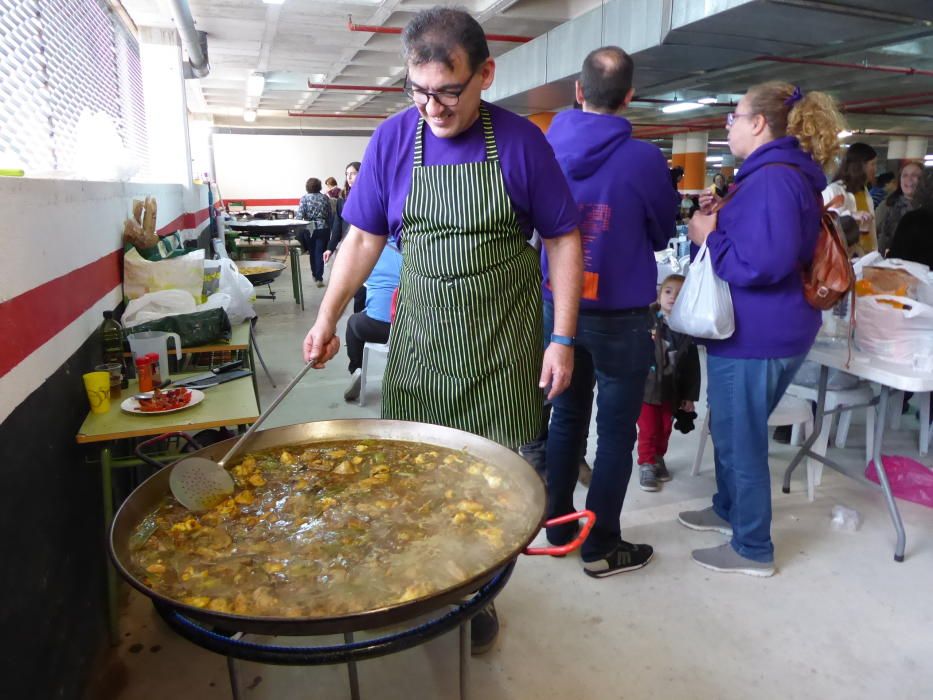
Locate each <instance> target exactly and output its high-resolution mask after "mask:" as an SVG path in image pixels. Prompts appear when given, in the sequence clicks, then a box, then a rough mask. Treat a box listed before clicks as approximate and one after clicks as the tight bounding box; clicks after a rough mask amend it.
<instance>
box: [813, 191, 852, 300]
mask: <svg viewBox="0 0 933 700" xmlns="http://www.w3.org/2000/svg"><path fill="white" fill-rule="evenodd" d="M842 199H843V198H842V195H837V196H836V197H834V198H833V199H832V200H831V201H829V202H828V203H826V204H825V205H823V214H822V216H821V217H820V232H819V237H818V238H817V241H816V248H815V249H814V251H813V260H812V262H811V263H810V264H809V265H808V266H807V267H805V268H804V269H803V270H802V276H803V294H804V296H805V297H806V299H807V303H809V304H810V306H812V307H814V308H817V309H820V310H826V309H831V308H833V307H834V306H835V305H836V304H837V303H838V302H839V300H840V299H842V297H844V296H845V295H846V294H848V293H849V292H850V291H852V290H853V289H854V288H855V271H854V270H853V269H852V263H851V261H850V260H849V251H848V248H847V247H846V241H845V236H844V235H843V233H842V230H841V229H840V227H839V217H838V216H837V215H836V213H835V212H832V211H830V208H831V207H837V206H839V205H840V204H842Z"/></svg>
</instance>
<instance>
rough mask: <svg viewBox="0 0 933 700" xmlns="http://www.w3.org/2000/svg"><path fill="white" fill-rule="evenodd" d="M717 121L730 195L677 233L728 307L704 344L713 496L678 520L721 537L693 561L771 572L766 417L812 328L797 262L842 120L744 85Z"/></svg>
mask: <svg viewBox="0 0 933 700" xmlns="http://www.w3.org/2000/svg"><path fill="white" fill-rule="evenodd" d="M726 127H727V128H728V131H729V148H730V150H731V151H732V153H733V154H734V155H735V156H736V157H737V158H743V159H745V161H744V163H743V164H742V167H741V169H740V170H739V174H738V176H737V177H736V190H735V192H734V194H733V196H732V197H731V199H729V201H728V202H726V203H725V205H724V206H723V207H722V209H721V211H720V212H719V214H718V217H717V216H716V215H711V214H703V213H699V212H698V213H697V214H695V215H694V217H693V219H691V221H690V228H689V235H690V238H691V240H693V242H694V243H696V244H697V245H701V244H703V243H704V242H705V243H706V245H707V248H708V249H709V253H710V259H711V262H712V265H713V269H714V270H715V272H716V274H717V275H718V276H719V277H720V278H721V279H723V280H725V281H726V282H728V283H729V287H730V290H731V292H732V303H733V307H734V311H735V333H734V334H733V335H732V337H730V338H728V339H726V340H718V341H707V344H706V347H707V356H708V359H707V374H708V401H709V410H710V432H711V433H712V436H713V444H714V446H715V451H716V488H717V493H716V495H715V496H713V505H712V507H710V508H707V509H705V510H701V511H690V512H685V513H681V514H680V517H679V520H680V522H681V523H682V524H683V525H685V526H686V527H689V528H691V529H694V530H714V531H717V532H721V533H723V534H725V535H729V536H731V538H732V540H731V542H730V543H726V544H723V545H721V546H719V547H712V548H709V549H698V550H696V551H694V552H693V559H694V561H696V562H697V563H698V564H700V565H701V566H704V567H706V568H708V569H713V570H714V571H723V572H732V573H743V574H750V575H753V576H771V575H772V574H773V573H774V545H773V544H772V542H771V474H770V471H769V469H768V415H769V414H770V413H771V411H772V410H773V409H774V407H775V406H776V405H777V403H778V401H779V400H780V398H781V396H782V395H783V394H784V391H785V389H786V388H787V386H788V384H789V383H790V381H791V379H792V378H793V376H794V373H795V372H796V371H797V368H798V367H799V366H800V364H801V363H802V362H803V359H804V357H805V356H806V354H807V351H808V350H809V349H810V346H811V345H812V343H813V340H814V338H815V337H816V334H817V331H818V330H819V326H820V312H819V311H817V310H816V309H814V308H813V307H812V306H810V305H809V304H808V303H807V301H806V299H805V298H804V295H803V282H802V278H801V269H802V268H804V267H805V266H806V265H808V264H809V263H810V262H811V260H812V258H813V251H814V248H815V246H816V240H817V234H818V232H819V220H820V212H821V208H822V199H821V197H820V192H821V190H823V188H824V187H826V177H825V175H824V172H823V170H824V168H826V167H827V166H828V165H829V164H830V162H831V161H832V159H833V157H834V155H835V154H836V152H837V150H838V148H839V143H838V138H837V134H838V133H839V132H840V131H842V129H843V121H842V117H841V116H840V115H839V112H838V111H837V110H836V107H835V104H834V102H833V100H832V98H831V97H829V96H828V95H825V94H823V93H818V92H810V93H807V94H802V93H801V91H800V88H797V87H794V86H793V85H789V84H787V83H776V82H772V83H764V84H762V85H757V86H755V87H753V88H751V89H750V90H749V91H748V92H747V93H746V95H745V96H744V97H743V98H742V99H741V100H740V101H739V104H738V106H737V108H736V111H735V112H734V113H732V114H730V115H728V118H727V120H726ZM704 203H705V204H706V205H707V206H708V205H709V195H708V196H707V198H706V201H705V202H704Z"/></svg>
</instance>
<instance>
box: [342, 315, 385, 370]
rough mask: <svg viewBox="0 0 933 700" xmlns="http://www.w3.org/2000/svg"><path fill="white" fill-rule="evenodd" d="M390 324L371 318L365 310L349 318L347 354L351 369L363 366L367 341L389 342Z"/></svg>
mask: <svg viewBox="0 0 933 700" xmlns="http://www.w3.org/2000/svg"><path fill="white" fill-rule="evenodd" d="M389 328H390V325H389V324H388V323H386V322H385V321H377V320H376V319H374V318H370V317H369V316H367V315H366V313H365V312H363V311H361V312H359V313H355V314H353V315H352V316H351V317H350V318H349V320H347V355H348V356H349V358H350V371H351V372H354V371H356V370H358V369H359V368H360V367H362V366H363V346H364V345H365V344H366V343H387V342H388V341H389Z"/></svg>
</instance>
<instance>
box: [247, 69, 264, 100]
mask: <svg viewBox="0 0 933 700" xmlns="http://www.w3.org/2000/svg"><path fill="white" fill-rule="evenodd" d="M265 86H266V76H264V75H263V74H262V73H253V74H252V75H250V76H249V77H248V78H247V79H246V94H247V95H249V96H250V97H261V96H262V89H263V88H264V87H265Z"/></svg>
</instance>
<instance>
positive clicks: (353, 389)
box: [343, 369, 363, 401]
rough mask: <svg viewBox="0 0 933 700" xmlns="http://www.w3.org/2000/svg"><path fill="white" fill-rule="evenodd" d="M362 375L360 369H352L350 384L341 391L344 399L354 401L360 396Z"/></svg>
mask: <svg viewBox="0 0 933 700" xmlns="http://www.w3.org/2000/svg"><path fill="white" fill-rule="evenodd" d="M362 375H363V371H362V370H360V369H355V370H353V374H351V375H350V386H348V387H347V390H346V391H345V392H343V400H344V401H356V400H357V399H358V398H360V385H361V384H362V382H363V379H362Z"/></svg>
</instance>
